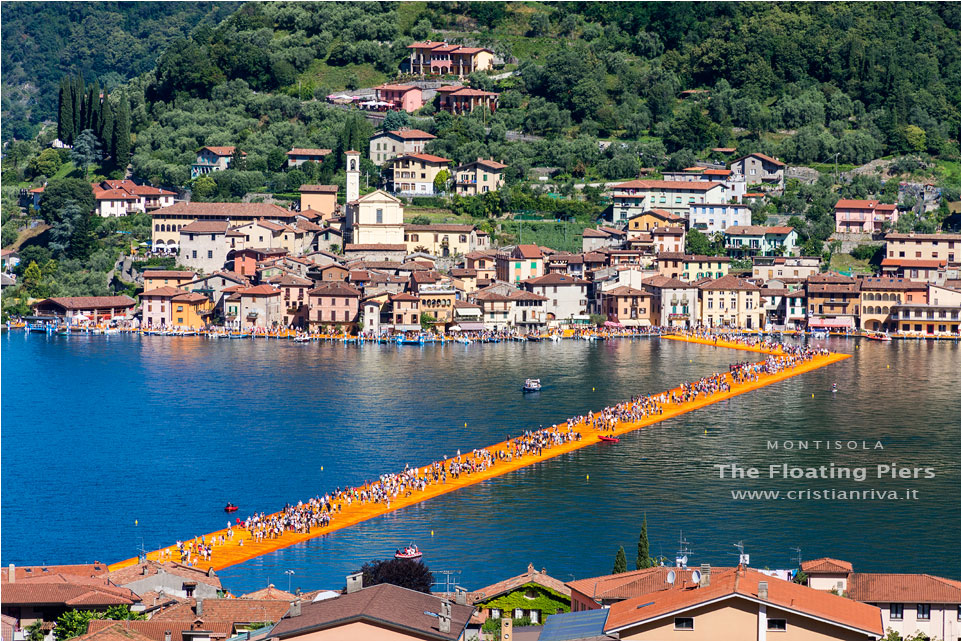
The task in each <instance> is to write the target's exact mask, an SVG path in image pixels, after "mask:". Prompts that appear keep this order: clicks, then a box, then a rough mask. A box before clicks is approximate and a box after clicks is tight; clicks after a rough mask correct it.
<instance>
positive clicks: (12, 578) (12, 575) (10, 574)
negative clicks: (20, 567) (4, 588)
mask: <svg viewBox="0 0 962 642" xmlns="http://www.w3.org/2000/svg"><path fill="white" fill-rule="evenodd" d="M7 581H8V582H10V583H11V584H14V583H16V581H17V567H16V566H14V565H13V564H11V565H10V570H8V571H7Z"/></svg>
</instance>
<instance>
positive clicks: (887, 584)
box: [846, 573, 962, 605]
mask: <svg viewBox="0 0 962 642" xmlns="http://www.w3.org/2000/svg"><path fill="white" fill-rule="evenodd" d="M846 591H847V593H848V596H849V597H850V598H852V599H853V600H858V601H859V602H875V603H878V602H909V603H911V602H915V603H921V604H956V605H957V604H959V602H960V601H962V588H960V584H959V580H950V579H946V578H944V577H937V576H935V575H928V574H923V573H852V574H851V575H849V576H848V586H847V588H846Z"/></svg>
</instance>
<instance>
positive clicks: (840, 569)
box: [800, 557, 852, 573]
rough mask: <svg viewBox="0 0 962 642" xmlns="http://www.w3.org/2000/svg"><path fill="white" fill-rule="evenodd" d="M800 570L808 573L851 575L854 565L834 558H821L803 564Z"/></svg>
mask: <svg viewBox="0 0 962 642" xmlns="http://www.w3.org/2000/svg"><path fill="white" fill-rule="evenodd" d="M800 568H801V569H802V570H803V571H804V572H806V573H851V572H852V563H851V562H846V561H844V560H837V559H835V558H833V557H820V558H818V559H817V560H806V561H804V562H802V563H801V565H800Z"/></svg>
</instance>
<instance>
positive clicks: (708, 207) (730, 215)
mask: <svg viewBox="0 0 962 642" xmlns="http://www.w3.org/2000/svg"><path fill="white" fill-rule="evenodd" d="M751 224H752V210H751V208H750V207H748V206H747V205H740V204H737V203H699V204H697V205H691V206H690V207H689V209H688V228H689V229H693V230H698V231H699V232H702V233H704V234H714V233H716V232H724V231H725V230H727V229H728V228H730V227H732V226H735V225H751Z"/></svg>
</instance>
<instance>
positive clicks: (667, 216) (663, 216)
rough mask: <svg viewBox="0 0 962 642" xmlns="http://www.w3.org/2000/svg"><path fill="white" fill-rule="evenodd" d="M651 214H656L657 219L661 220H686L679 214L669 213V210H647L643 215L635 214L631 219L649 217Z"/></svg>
mask: <svg viewBox="0 0 962 642" xmlns="http://www.w3.org/2000/svg"><path fill="white" fill-rule="evenodd" d="M651 214H654V215H655V218H661V219H664V220H666V221H681V220H684V217H683V216H678V215H677V214H672V213H671V212H669V211H667V210H660V209H653V210H646V211H644V212H642V213H641V214H635V215H634V216H632V217H631V218H638V217H639V216H648V215H651ZM628 220H631V219H628Z"/></svg>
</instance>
